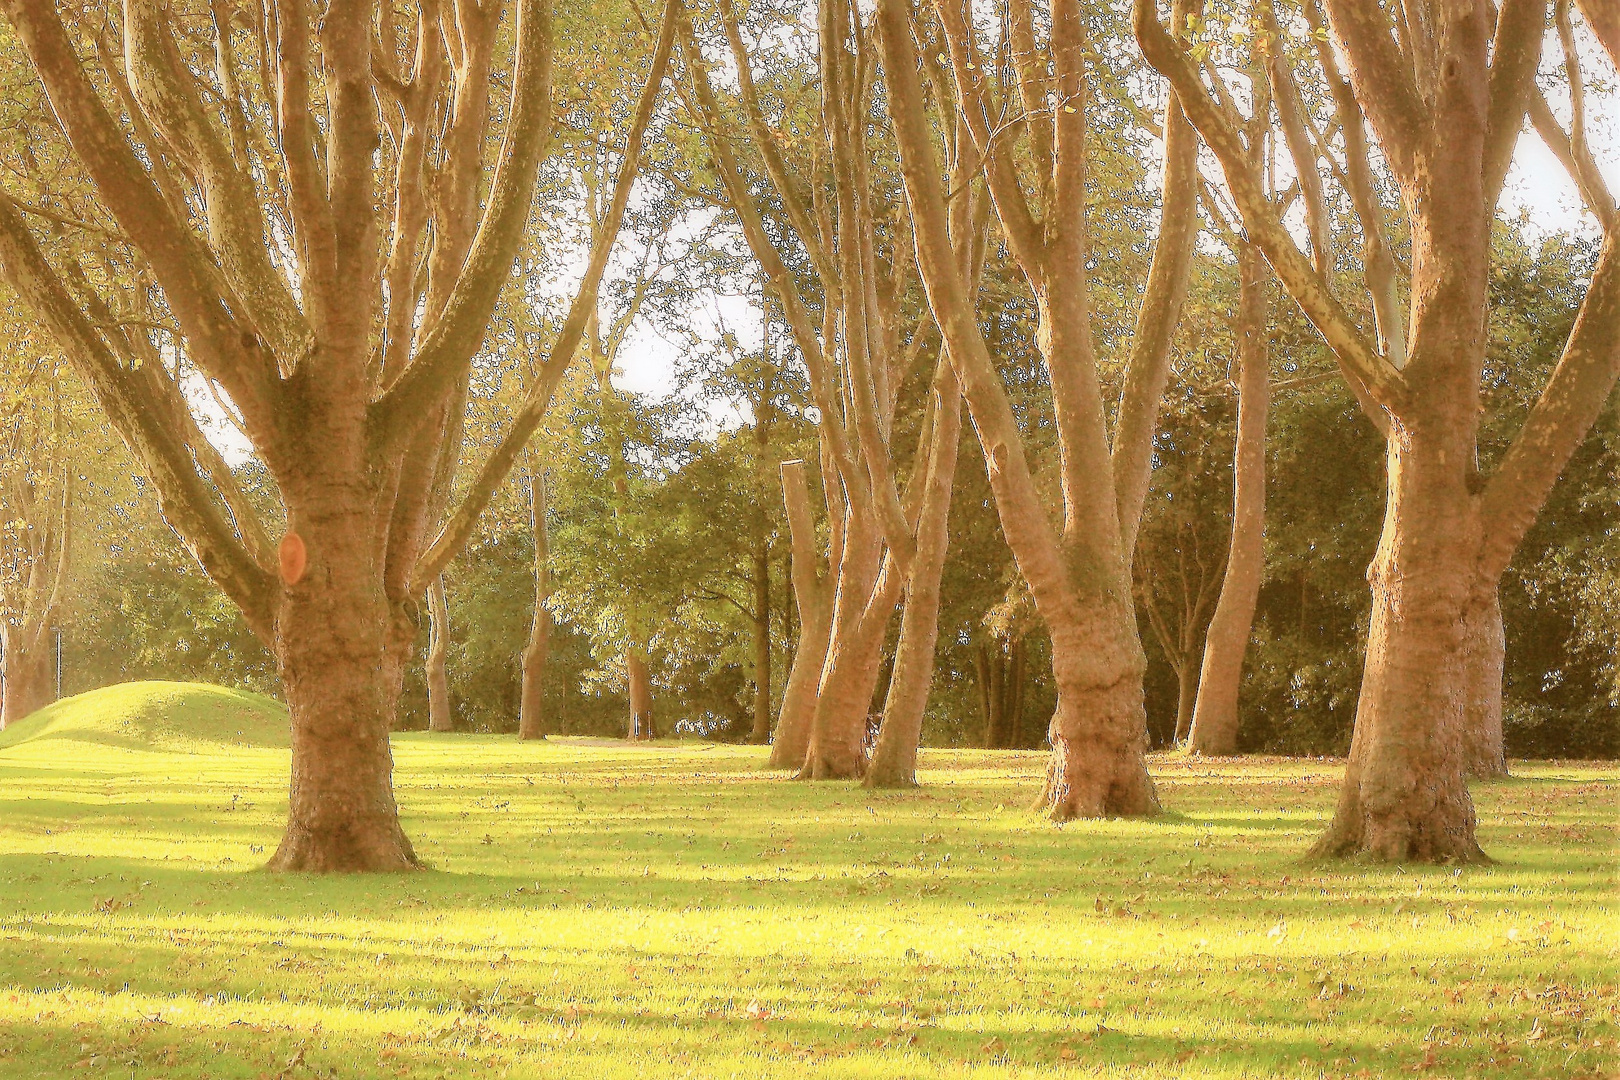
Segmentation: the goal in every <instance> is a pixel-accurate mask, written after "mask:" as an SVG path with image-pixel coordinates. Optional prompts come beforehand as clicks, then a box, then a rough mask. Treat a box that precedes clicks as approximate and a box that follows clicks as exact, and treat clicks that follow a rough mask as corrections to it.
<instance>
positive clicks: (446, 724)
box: [427, 574, 456, 731]
mask: <svg viewBox="0 0 1620 1080" xmlns="http://www.w3.org/2000/svg"><path fill="white" fill-rule="evenodd" d="M449 641H450V603H449V600H448V598H447V597H446V596H445V594H444V575H442V574H441V575H439V576H438V577H436V578H434V579H433V584H432V586H431V587H430V588H429V589H428V651H427V692H428V730H429V731H454V730H455V729H456V723H455V719H454V717H452V716H451V714H450V680H449V677H448V676H447V675H446V674H445V663H444V659H445V651H446V649H447V648H448V645H449Z"/></svg>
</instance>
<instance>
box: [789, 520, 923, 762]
mask: <svg viewBox="0 0 1620 1080" xmlns="http://www.w3.org/2000/svg"><path fill="white" fill-rule="evenodd" d="M847 520H848V530H847V534H846V538H845V541H844V549H843V557H842V558H841V559H840V560H839V563H838V585H837V590H836V592H835V593H834V596H833V611H832V629H831V632H830V633H829V634H828V642H827V659H826V662H825V663H824V664H823V665H822V669H821V683H820V686H819V687H818V688H817V691H816V702H815V712H814V714H813V715H812V718H811V723H810V743H809V746H808V747H807V749H806V751H805V759H804V766H803V768H801V769H800V770H799V777H800V779H804V780H855V779H859V778H860V777H861V776H863V775H864V774H865V772H866V722H867V716H868V715H869V714H870V713H871V711H872V695H873V693H874V691H875V690H876V687H877V679H878V668H879V666H880V664H881V662H882V659H883V635H884V631H885V629H886V628H887V627H888V620H889V616H890V615H892V614H893V613H894V605H895V601H896V599H897V598H898V596H899V591H900V588H899V586H900V574H899V572H898V570H897V569H896V568H895V566H894V564H893V562H892V560H891V559H888V558H885V557H884V556H883V554H882V538H881V537H880V536H879V535H878V533H877V531H876V530H875V529H874V528H873V527H872V523H871V522H867V521H861V520H859V519H857V518H855V517H854V516H853V515H852V516H851V517H850V518H848V519H847ZM880 564H881V565H880Z"/></svg>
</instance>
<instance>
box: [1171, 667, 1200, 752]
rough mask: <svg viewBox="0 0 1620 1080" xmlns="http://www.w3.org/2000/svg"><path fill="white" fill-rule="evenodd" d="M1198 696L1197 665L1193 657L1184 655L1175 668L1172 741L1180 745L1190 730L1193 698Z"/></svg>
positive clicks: (1185, 739)
mask: <svg viewBox="0 0 1620 1080" xmlns="http://www.w3.org/2000/svg"><path fill="white" fill-rule="evenodd" d="M1197 696H1198V665H1197V664H1196V663H1194V661H1193V657H1191V656H1184V657H1182V660H1181V666H1180V667H1178V668H1176V732H1175V735H1174V736H1172V743H1173V745H1175V746H1180V745H1182V744H1183V743H1185V742H1186V741H1187V734H1188V732H1190V731H1191V730H1192V719H1193V699H1194V698H1196V697H1197Z"/></svg>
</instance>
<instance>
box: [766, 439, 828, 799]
mask: <svg viewBox="0 0 1620 1080" xmlns="http://www.w3.org/2000/svg"><path fill="white" fill-rule="evenodd" d="M782 497H783V501H784V503H785V505H786V507H787V519H788V534H789V538H790V540H791V543H792V554H793V598H794V603H795V606H796V607H797V608H798V612H799V640H798V644H797V645H796V646H795V647H794V650H793V666H792V667H791V669H789V671H788V681H787V686H786V688H785V689H784V690H783V692H782V707H781V711H780V713H779V714H778V717H777V721H776V734H775V738H774V741H773V743H772V746H771V758H770V767H771V768H773V769H799V768H802V767H803V766H804V759H805V752H806V751H807V750H808V749H809V747H810V724H811V721H812V718H813V717H814V716H815V708H816V691H817V689H818V688H819V687H820V685H821V669H822V667H823V666H824V665H825V664H826V661H827V640H828V634H829V632H830V631H831V629H832V599H831V597H830V596H829V595H828V593H829V584H828V582H827V581H826V580H825V579H824V578H823V576H822V575H821V573H820V570H819V569H818V565H817V564H818V563H819V562H820V560H819V559H818V558H817V555H816V531H815V522H814V519H813V518H812V517H811V514H810V489H809V486H808V482H807V481H806V479H805V473H804V462H802V461H784V462H783V463H782Z"/></svg>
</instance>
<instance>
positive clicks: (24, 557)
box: [0, 335, 73, 729]
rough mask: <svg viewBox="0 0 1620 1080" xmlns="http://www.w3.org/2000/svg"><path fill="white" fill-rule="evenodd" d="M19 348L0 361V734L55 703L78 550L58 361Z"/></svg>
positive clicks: (25, 340)
mask: <svg viewBox="0 0 1620 1080" xmlns="http://www.w3.org/2000/svg"><path fill="white" fill-rule="evenodd" d="M23 340H24V342H25V343H26V342H27V337H26V335H23ZM17 351H18V350H14V349H7V350H6V351H5V356H4V357H3V358H0V363H3V364H4V365H5V375H6V376H7V379H6V382H7V383H10V384H11V385H9V386H7V387H6V389H7V391H8V393H7V394H6V395H5V398H3V399H0V729H4V728H5V727H6V725H8V724H11V723H14V722H16V721H18V720H21V719H22V718H23V717H25V716H27V715H28V714H30V713H32V712H33V711H35V710H36V709H39V708H42V707H44V706H45V705H48V704H50V703H51V701H52V700H54V697H55V695H54V691H53V686H52V671H51V630H52V628H53V627H54V626H55V625H56V623H57V619H58V616H59V613H60V609H61V606H62V600H63V596H64V593H65V586H66V584H67V576H68V559H69V554H70V552H71V551H72V545H71V544H70V542H69V540H70V537H69V526H70V524H71V522H72V508H73V489H72V485H71V480H70V477H71V471H70V466H69V464H68V461H67V455H68V454H69V452H70V448H69V447H68V446H67V445H66V434H67V433H66V432H65V431H64V429H63V422H64V421H63V409H64V403H63V401H62V397H63V389H62V387H61V385H60V383H59V381H58V380H59V379H60V378H61V373H60V372H58V370H57V367H58V364H59V361H58V360H57V359H56V358H55V357H50V356H43V357H41V356H32V357H28V358H26V359H25V358H23V357H19V356H18V355H16V353H17ZM12 376H16V379H15V381H13V379H12V378H11V377H12Z"/></svg>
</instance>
